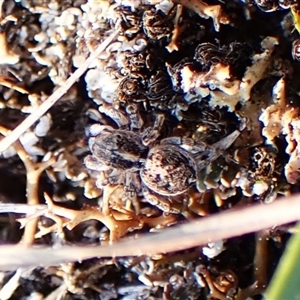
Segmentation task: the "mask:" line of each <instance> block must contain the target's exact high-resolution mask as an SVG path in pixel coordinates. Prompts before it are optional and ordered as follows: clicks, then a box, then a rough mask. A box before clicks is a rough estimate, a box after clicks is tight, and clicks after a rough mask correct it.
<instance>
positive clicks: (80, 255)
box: [0, 195, 300, 269]
mask: <svg viewBox="0 0 300 300" xmlns="http://www.w3.org/2000/svg"><path fill="white" fill-rule="evenodd" d="M299 219H300V198H299V195H295V196H292V197H286V198H285V199H283V200H278V201H275V202H273V203H270V204H263V205H261V204H260V205H255V206H251V207H248V208H244V209H234V210H232V211H228V212H224V213H220V214H216V215H213V216H211V217H207V218H203V219H201V220H196V221H192V222H190V223H188V224H182V225H179V226H176V227H173V228H168V229H164V230H163V231H162V232H160V233H157V234H147V235H145V236H141V237H138V238H136V239H124V240H123V241H120V242H116V243H114V244H112V245H107V246H85V247H80V246H62V247H60V248H56V249H54V248H52V247H43V248H34V247H24V246H20V245H16V246H2V247H0V256H1V261H0V269H16V268H18V267H30V266H37V265H53V264H58V263H62V262H69V261H78V260H83V259H89V258H92V257H118V256H138V255H151V254H156V253H157V252H158V251H159V252H161V253H163V252H172V251H178V250H183V249H188V248H191V247H195V246H199V245H204V244H206V243H207V242H210V241H218V240H221V239H226V238H230V237H234V236H239V235H243V234H246V233H250V232H255V231H259V230H263V229H267V228H270V227H273V226H276V225H281V224H286V223H290V222H293V221H296V220H299ZM157 245H159V249H158V248H157ZM20 253H22V255H20Z"/></svg>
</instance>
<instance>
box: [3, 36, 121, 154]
mask: <svg viewBox="0 0 300 300" xmlns="http://www.w3.org/2000/svg"><path fill="white" fill-rule="evenodd" d="M117 34H118V32H117V31H114V32H113V33H112V34H111V35H110V36H109V37H108V38H107V39H105V40H104V41H103V43H101V44H100V46H99V47H98V48H97V49H96V51H95V52H94V53H92V54H91V56H90V57H89V58H88V59H87V60H86V61H85V62H84V63H83V64H82V65H81V66H80V67H79V68H78V69H77V70H76V71H75V72H74V73H73V74H72V75H71V76H70V77H69V78H68V80H67V81H66V82H65V84H64V85H62V86H61V87H60V88H58V89H57V90H56V91H55V92H54V93H53V94H52V95H51V96H50V97H49V98H48V99H47V100H46V101H45V102H43V103H42V104H41V105H40V106H39V107H38V108H37V109H36V110H35V111H34V112H33V113H32V114H30V115H29V116H28V117H27V118H26V119H25V120H24V121H23V122H22V123H21V124H20V125H18V126H17V127H16V128H15V129H14V130H13V131H12V132H11V133H10V134H9V135H8V136H7V137H5V138H4V139H3V140H2V141H1V142H0V152H3V151H4V150H6V149H7V148H8V147H9V146H10V145H12V143H13V142H15V141H16V140H17V139H19V137H20V136H21V135H22V134H23V133H24V132H25V131H26V130H27V129H28V128H29V127H30V126H31V125H33V124H34V123H35V122H36V121H37V120H39V118H40V117H42V116H43V115H44V114H45V113H46V112H47V111H48V110H49V109H50V108H51V107H52V106H53V105H54V104H55V103H56V102H57V101H58V100H59V99H60V98H61V97H62V96H63V95H64V94H65V93H66V92H67V91H68V90H69V89H70V88H71V86H72V85H73V84H74V83H75V82H76V81H77V80H78V79H79V78H80V76H82V75H83V73H84V72H85V71H86V70H87V68H88V67H89V65H90V64H91V63H92V62H93V61H94V60H95V59H96V58H97V57H98V56H99V55H100V54H101V53H102V52H103V51H104V50H105V49H106V47H107V46H108V45H109V44H110V43H111V42H112V41H113V40H114V38H115V37H116V36H117Z"/></svg>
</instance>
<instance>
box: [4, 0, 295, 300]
mask: <svg viewBox="0 0 300 300" xmlns="http://www.w3.org/2000/svg"><path fill="white" fill-rule="evenodd" d="M1 11H2V16H1V22H0V29H1V30H0V42H1V51H2V52H1V55H0V65H1V68H0V69H1V71H0V72H1V77H0V89H1V93H0V95H1V98H0V122H1V123H0V133H1V135H2V136H7V135H9V133H10V132H11V130H12V129H13V128H15V127H16V126H17V125H18V124H19V123H21V121H22V120H23V119H24V118H25V117H26V116H27V115H29V114H30V113H32V112H34V111H35V109H36V108H37V107H38V106H39V105H40V104H41V103H43V101H45V99H46V98H47V97H48V96H49V95H50V94H51V93H53V91H55V90H56V89H57V88H59V87H60V86H62V85H63V84H64V82H65V81H66V79H67V78H68V77H69V76H70V74H71V73H72V72H73V71H74V70H75V69H76V68H79V67H80V66H81V65H82V64H83V62H84V61H85V59H86V58H87V57H88V56H89V55H90V54H91V53H93V52H94V51H95V49H96V48H97V47H98V46H99V44H100V43H101V42H102V41H103V40H104V39H105V38H106V37H107V36H109V34H110V33H111V32H113V31H118V35H117V37H116V38H115V40H114V41H113V42H112V43H111V44H110V45H109V46H108V47H107V48H106V50H105V51H104V52H103V53H102V54H101V55H100V56H99V57H98V58H97V59H96V60H95V61H94V62H93V64H92V65H91V66H90V67H89V69H88V70H87V72H86V73H85V74H84V76H82V77H81V78H80V80H79V81H78V82H77V83H76V84H75V85H74V86H73V87H72V88H71V89H70V90H69V91H68V93H67V94H66V95H64V96H63V97H62V99H60V101H58V102H57V103H56V104H55V105H54V106H53V107H52V108H51V109H50V110H49V112H48V113H46V114H45V115H44V116H43V117H42V118H40V119H39V120H38V122H36V124H35V125H34V126H32V127H31V128H30V129H29V130H27V131H26V132H25V133H24V134H22V136H21V137H20V139H19V140H18V141H17V142H15V143H14V144H13V145H12V146H11V147H9V148H8V149H7V150H5V151H4V152H3V153H2V154H1V160H0V164H1V168H0V176H1V182H2V184H1V188H0V197H1V202H2V203H12V204H15V205H16V206H15V207H13V205H12V207H13V208H12V209H11V213H7V214H2V215H1V231H0V237H1V243H2V244H7V243H25V244H27V245H32V244H39V245H55V247H59V246H60V245H65V244H82V245H85V244H86V245H92V244H103V245H104V244H107V243H113V242H114V241H116V240H120V239H122V238H124V237H125V236H126V237H129V236H135V235H138V234H141V233H145V232H156V231H161V230H164V228H165V227H168V226H172V225H174V224H179V223H182V222H187V221H189V220H192V219H196V218H203V217H205V216H208V215H211V214H214V213H216V212H221V211H225V210H228V209H231V208H233V207H238V206H243V205H246V204H250V203H266V202H272V201H274V200H275V198H276V197H277V196H278V195H287V194H290V193H293V192H296V191H298V183H299V180H300V172H299V168H300V151H299V143H300V119H299V91H300V87H299V84H298V81H297V79H296V78H297V77H298V75H299V71H300V68H299V62H298V61H299V60H300V54H299V53H300V50H299V49H300V42H299V33H298V31H299V26H300V25H299V20H298V19H297V18H299V17H298V4H297V2H296V1H293V0H290V1H288V0H284V1H281V0H279V1H273V0H261V1H258V0H257V1H248V0H245V1H238V0H236V1H234V0H229V1H225V2H217V1H215V2H214V1H207V2H203V1H202V0H190V1H185V0H173V1H172V0H162V1H159V0H99V1H93V0H91V1H89V0H88V1H85V0H64V1H56V0H49V1H42V0H38V1H35V0H31V1H28V0H15V1H13V0H6V1H4V2H3V3H2V7H1ZM25 203H27V204H35V205H38V204H46V205H43V206H41V209H38V210H35V211H30V210H29V209H28V210H27V211H26V210H25V211H24V210H23V211H21V212H19V211H18V210H17V208H18V206H17V204H25ZM7 212H10V211H7ZM274 225H275V224H274ZM23 228H24V229H23ZM289 230H290V227H278V228H275V229H274V228H273V229H272V230H267V231H263V232H260V233H257V234H255V235H254V234H250V235H246V236H242V237H239V238H232V239H229V240H221V241H218V242H216V243H209V244H207V245H206V246H204V247H197V248H193V249H187V250H185V251H181V252H176V253H170V254H164V253H161V254H160V253H159V252H160V251H159V245H157V252H158V254H157V255H155V256H140V257H124V258H114V259H108V258H94V259H90V260H87V261H83V262H75V263H67V264H62V265H58V266H50V267H49V266H48V267H37V268H32V269H27V268H19V269H18V270H16V271H10V272H1V273H0V277H1V279H0V282H1V285H2V289H1V291H0V298H1V299H2V300H4V299H48V300H49V299H101V300H104V299H105V300H109V299H124V300H125V299H206V298H207V297H210V298H213V299H221V300H222V299H261V298H260V297H261V296H260V295H261V294H262V293H263V291H264V290H265V288H266V286H267V284H268V282H269V280H270V278H271V275H272V272H273V271H274V268H275V266H276V263H277V262H278V260H279V257H280V255H281V253H282V252H283V250H284V246H285V242H286V240H287V237H288V236H289ZM178 242H179V243H180V241H178ZM20 255H21V253H20ZM266 257H268V260H267V259H266Z"/></svg>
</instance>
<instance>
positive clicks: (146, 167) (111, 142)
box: [84, 105, 240, 213]
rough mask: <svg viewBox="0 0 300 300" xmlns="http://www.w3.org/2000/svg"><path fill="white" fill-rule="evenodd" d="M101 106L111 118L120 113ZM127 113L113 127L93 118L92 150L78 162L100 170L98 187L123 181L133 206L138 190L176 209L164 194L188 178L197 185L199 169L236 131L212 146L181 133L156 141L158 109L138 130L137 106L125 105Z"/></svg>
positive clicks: (182, 188) (178, 189)
mask: <svg viewBox="0 0 300 300" xmlns="http://www.w3.org/2000/svg"><path fill="white" fill-rule="evenodd" d="M102 112H105V113H107V114H108V115H109V116H110V117H113V118H114V119H115V120H116V119H117V120H118V121H117V122H116V123H118V124H119V125H120V122H119V120H120V119H121V117H120V114H122V113H121V112H120V111H119V110H117V109H113V108H112V107H109V108H108V107H107V109H106V111H105V110H103V109H102ZM112 112H114V113H112ZM127 113H128V119H129V120H128V124H129V123H130V125H129V126H130V127H129V128H128V126H127V125H125V127H126V126H127V128H126V129H122V128H121V129H114V128H112V127H111V126H107V125H98V124H95V125H93V126H92V127H91V128H90V134H91V137H90V138H89V148H90V151H91V152H92V155H88V156H87V157H86V158H85V161H84V162H85V165H86V166H87V167H88V168H89V169H92V170H97V171H105V172H106V177H105V178H103V177H102V178H101V176H99V177H98V179H97V186H98V187H100V188H101V187H103V185H107V184H109V185H119V184H124V192H125V193H124V195H125V197H129V198H130V199H131V202H132V203H133V205H134V206H135V208H137V207H138V204H137V203H136V201H137V195H139V194H141V192H142V195H143V196H144V197H145V199H146V200H147V201H148V202H149V203H151V204H152V205H155V206H157V207H158V208H160V209H161V210H163V211H165V212H171V213H179V212H180V210H179V209H177V208H175V207H173V206H172V201H171V198H170V197H173V196H178V195H181V194H183V193H184V192H186V191H187V190H188V189H189V188H190V187H191V186H192V185H194V184H196V186H197V175H198V174H199V171H200V170H202V169H203V168H204V167H206V166H207V165H208V164H209V163H210V162H211V161H213V160H215V159H216V158H218V157H219V156H220V155H221V154H222V153H223V152H224V150H226V149H227V148H229V147H230V146H231V145H232V143H233V142H234V141H235V140H236V138H237V137H238V136H239V134H240V132H239V131H238V130H236V131H234V132H232V133H231V134H229V135H228V136H227V137H225V138H224V139H222V140H220V141H219V142H216V143H214V144H213V145H212V146H209V145H207V144H205V143H203V142H201V143H196V142H195V141H194V140H193V139H191V138H181V137H168V138H164V139H162V140H161V141H160V142H157V139H158V137H159V135H160V129H161V127H162V125H163V123H164V116H163V115H162V114H158V115H157V118H156V121H155V123H154V126H153V127H152V128H150V127H149V128H146V129H144V130H143V131H142V126H143V122H142V121H140V122H138V121H139V120H141V119H140V116H139V114H138V112H137V107H136V106H135V105H131V106H130V107H127ZM124 116H125V114H122V117H124ZM133 124H134V126H133V127H134V129H135V131H133V127H132V125H133ZM137 124H139V125H140V127H139V128H137ZM119 127H120V126H119Z"/></svg>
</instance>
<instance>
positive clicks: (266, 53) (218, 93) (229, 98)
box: [210, 37, 278, 111]
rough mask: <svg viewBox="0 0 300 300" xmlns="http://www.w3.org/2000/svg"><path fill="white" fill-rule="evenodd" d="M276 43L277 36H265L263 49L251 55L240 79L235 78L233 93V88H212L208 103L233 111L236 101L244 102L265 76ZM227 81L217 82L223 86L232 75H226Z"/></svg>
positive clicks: (262, 43)
mask: <svg viewBox="0 0 300 300" xmlns="http://www.w3.org/2000/svg"><path fill="white" fill-rule="evenodd" d="M277 44H278V40H277V38H274V37H266V38H265V39H264V40H263V41H262V42H261V47H262V49H263V52H262V53H259V54H255V55H253V57H252V64H251V66H249V67H248V68H247V69H246V71H245V74H244V76H243V78H242V80H241V81H239V83H238V84H237V82H236V81H237V80H236V81H235V85H236V84H237V85H238V86H237V89H236V92H235V93H233V90H229V91H230V93H228V90H227V92H226V90H224V88H223V89H222V88H219V89H218V90H213V91H211V92H210V95H211V98H210V104H211V106H212V107H216V106H219V107H223V106H227V107H228V108H229V110H231V111H234V110H235V106H236V105H237V103H239V102H241V103H245V102H247V101H248V100H249V99H250V97H251V91H252V88H253V87H254V85H255V84H256V83H257V82H259V81H260V80H261V79H263V78H265V76H267V69H268V67H269V65H270V64H271V60H272V53H273V50H274V48H275V46H276V45H277ZM226 79H227V81H224V80H222V81H221V82H220V83H219V86H225V88H226V84H227V82H228V81H229V82H230V80H231V81H234V80H233V78H232V77H227V78H226ZM235 85H233V86H234V87H236V86H235Z"/></svg>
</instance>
